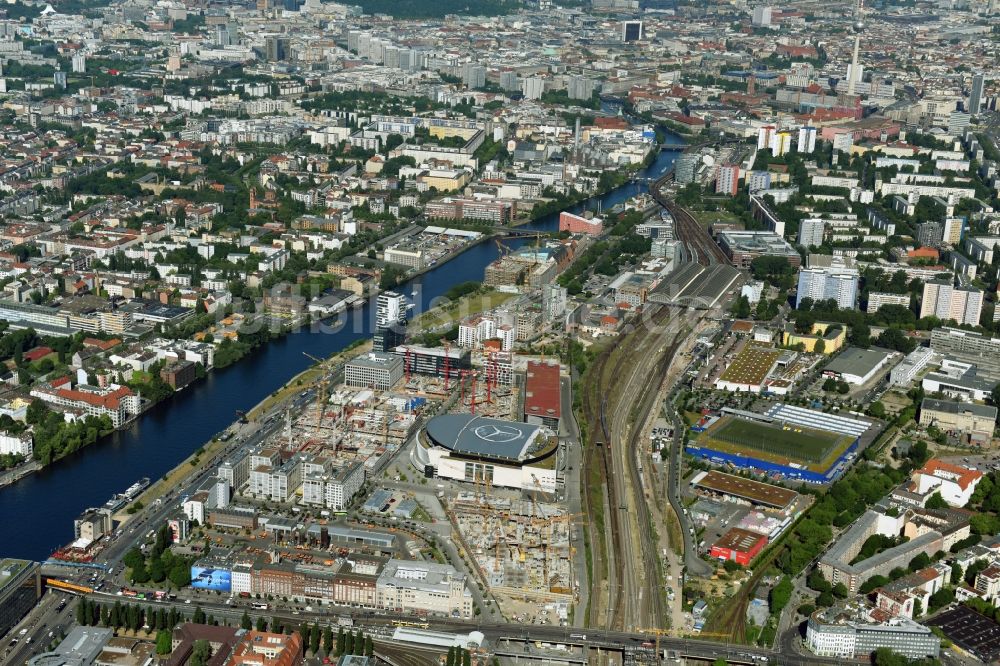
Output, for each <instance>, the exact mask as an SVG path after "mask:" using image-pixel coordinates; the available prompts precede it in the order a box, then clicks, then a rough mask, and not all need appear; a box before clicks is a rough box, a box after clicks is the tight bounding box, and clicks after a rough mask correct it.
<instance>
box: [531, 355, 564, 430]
mask: <svg viewBox="0 0 1000 666" xmlns="http://www.w3.org/2000/svg"><path fill="white" fill-rule="evenodd" d="M559 371H560V366H559V364H558V363H556V362H555V361H547V362H540V361H528V369H527V372H526V373H525V380H524V421H525V423H532V424H534V425H541V426H545V427H546V428H551V429H552V430H558V429H559V419H560V417H561V415H562V395H561V393H560V388H561V378H560V374H559Z"/></svg>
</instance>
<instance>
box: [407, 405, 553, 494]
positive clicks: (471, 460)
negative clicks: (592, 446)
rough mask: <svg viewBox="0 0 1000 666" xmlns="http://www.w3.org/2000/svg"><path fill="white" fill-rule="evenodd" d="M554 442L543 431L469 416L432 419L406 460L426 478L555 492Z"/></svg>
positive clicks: (537, 427) (509, 422)
mask: <svg viewBox="0 0 1000 666" xmlns="http://www.w3.org/2000/svg"><path fill="white" fill-rule="evenodd" d="M558 449H559V440H558V438H557V437H556V436H555V435H553V434H552V432H551V431H549V430H547V429H546V428H543V427H540V426H537V425H533V424H530V423H520V422H518V421H505V420H502V419H493V418H488V417H484V416H473V415H471V414H442V415H440V416H435V417H434V418H432V419H431V420H430V421H428V422H427V425H426V426H425V427H424V429H423V430H421V431H420V433H419V434H418V435H417V443H416V446H414V447H413V454H412V456H411V460H412V462H413V464H414V465H415V466H416V467H417V468H418V469H419V470H420V471H421V472H423V474H424V476H425V477H427V478H433V477H440V478H443V479H452V480H456V481H466V482H469V483H482V484H486V485H492V486H504V487H507V488H519V489H522V490H541V491H543V492H555V490H556V483H557V479H558V474H557V467H558V465H557V464H556V463H557V459H558V455H557V452H558Z"/></svg>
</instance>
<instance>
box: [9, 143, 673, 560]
mask: <svg viewBox="0 0 1000 666" xmlns="http://www.w3.org/2000/svg"><path fill="white" fill-rule="evenodd" d="M682 148H683V146H677V152H678V153H679V152H680V150H682ZM676 154H677V153H675V152H671V151H664V152H663V153H661V155H660V156H659V158H658V159H657V161H656V162H655V163H654V164H653V165H652V166H650V167H649V168H648V169H646V170H643V171H640V172H639V173H638V174H637V175H638V176H639V177H640V178H642V179H649V178H653V179H655V178H656V177H657V176H658V175H661V174H662V173H663V172H664V171H666V170H667V169H669V167H670V165H671V164H672V163H673V160H674V158H675V156H676ZM645 189H646V186H645V183H644V182H630V183H626V184H625V185H624V186H622V187H620V188H618V189H617V190H615V191H612V192H609V193H607V194H606V195H605V196H603V197H598V198H592V199H589V200H584V201H582V202H579V203H578V204H576V206H575V207H571V210H572V212H577V211H579V210H582V207H591V208H593V207H601V208H604V209H609V208H611V207H613V206H614V205H616V204H618V203H621V202H623V201H625V200H627V199H628V198H630V197H632V196H635V195H636V194H639V193H641V192H643V191H645ZM557 227H558V214H553V215H551V216H549V217H546V218H542V219H541V220H538V221H536V222H535V223H533V224H531V225H530V226H529V228H531V229H533V230H537V231H539V232H541V233H547V232H551V231H553V230H554V229H556V228H557ZM531 242H533V239H531V238H523V237H521V238H519V237H510V238H507V239H505V240H504V243H503V244H504V245H505V246H506V247H507V248H509V249H511V250H517V249H518V248H520V247H522V246H525V245H528V244H530V243H531ZM499 255H500V250H499V249H498V248H497V247H496V245H495V244H494V243H492V242H489V243H487V242H481V243H479V244H477V245H475V246H473V247H470V248H468V249H467V250H466V251H465V252H464V253H463V254H461V255H460V256H458V257H457V258H456V259H454V260H452V261H449V262H447V264H444V265H442V264H440V263H438V264H437V265H435V266H434V267H432V268H429V270H427V271H426V272H424V273H423V274H421V275H420V276H418V277H415V278H413V279H411V280H409V281H408V282H406V283H403V284H402V285H400V286H399V288H398V290H399V291H400V292H402V293H406V294H407V296H410V297H412V298H413V300H414V303H415V304H416V305H417V310H418V311H422V310H423V309H424V308H426V307H427V304H433V303H435V302H436V299H439V298H441V297H443V296H445V294H446V293H447V292H448V291H449V290H450V289H451V288H452V287H453V286H454V285H456V284H461V283H463V282H480V283H481V282H482V279H483V270H484V269H485V267H486V266H487V265H489V264H490V263H491V262H493V261H495V260H496V259H497V258H498V257H499ZM373 321H374V311H373V307H372V301H371V300H366V301H365V303H364V305H363V307H362V308H359V309H357V310H349V311H348V316H347V317H345V318H343V319H342V321H341V322H338V323H337V324H336V325H332V326H326V327H320V326H313V327H310V328H307V329H303V330H297V331H290V332H289V333H288V334H287V335H284V336H282V337H280V338H278V339H274V340H271V341H269V342H268V343H267V344H265V345H262V346H261V347H259V348H258V349H257V350H256V351H255V352H254V353H253V354H252V355H251V356H250V357H248V358H246V359H244V360H245V362H242V363H233V364H232V365H230V366H229V367H228V368H225V370H224V371H219V372H216V371H213V372H209V373H207V375H206V377H205V379H204V380H202V381H199V382H197V383H195V384H192V385H190V386H189V387H188V388H186V389H185V390H184V391H180V392H178V393H176V394H175V395H174V397H173V398H172V399H171V400H169V401H166V402H164V403H161V404H160V405H157V406H156V407H154V408H153V409H151V410H149V411H148V412H146V413H145V414H144V415H143V417H142V418H141V419H138V420H137V421H135V422H134V423H133V424H131V425H130V426H129V427H128V428H127V429H125V430H120V431H116V432H114V433H112V434H111V435H110V436H109V437H106V438H104V439H103V440H102V441H100V442H98V443H97V444H95V445H93V446H90V447H88V448H87V449H85V450H81V451H77V452H76V453H74V454H71V455H70V456H67V457H66V458H64V459H62V460H61V461H60V464H59V465H52V466H49V467H47V468H45V469H42V470H40V471H39V472H37V473H35V474H29V475H27V476H26V477H25V478H23V479H22V480H20V481H19V482H18V483H16V484H13V485H11V486H9V487H7V488H4V489H3V490H2V491H0V513H2V515H4V516H5V517H6V519H7V524H6V527H7V528H8V530H9V531H11V532H12V533H16V534H18V538H17V539H14V540H10V541H11V543H9V544H5V548H4V555H7V556H11V557H20V558H24V559H44V558H45V557H47V555H48V554H49V553H51V552H52V551H53V550H54V549H56V548H58V547H60V546H62V545H64V544H65V543H66V542H67V541H69V540H70V539H72V536H73V534H72V524H73V519H74V518H75V517H76V516H77V515H78V514H79V513H80V511H82V510H83V509H85V508H86V507H88V506H100V505H102V504H103V503H104V502H105V501H106V500H107V494H108V492H109V489H116V488H124V487H126V486H128V485H130V484H131V483H133V482H134V481H135V480H136V479H138V478H141V477H149V478H151V479H159V478H160V477H162V476H164V475H166V474H168V473H169V472H171V471H172V470H174V469H175V468H177V467H178V461H181V466H183V465H188V466H189V468H190V464H189V462H188V460H189V459H190V458H191V457H192V449H195V448H199V447H200V446H201V445H202V444H203V443H205V442H208V441H210V440H211V439H212V438H213V437H214V436H216V435H217V434H219V433H220V432H223V431H224V430H225V429H226V428H228V427H230V425H231V424H232V421H233V419H234V414H235V413H236V412H237V411H238V410H248V409H250V408H251V407H253V406H254V405H258V404H259V403H261V402H262V401H264V400H266V399H268V398H269V397H270V396H271V394H272V393H274V391H275V390H277V389H278V387H280V386H284V385H285V384H286V383H287V382H288V381H292V379H293V378H294V377H295V376H297V375H299V374H300V373H302V372H303V371H305V370H308V369H309V368H310V367H311V366H312V365H313V362H312V361H310V360H309V359H308V358H306V356H305V355H304V352H305V353H308V354H311V355H313V356H316V357H319V358H326V357H328V356H330V355H331V354H334V353H338V352H341V351H343V350H344V348H346V347H348V346H349V345H351V344H353V343H357V341H358V340H365V341H367V340H370V339H371V334H372V326H373ZM216 370H218V368H216ZM203 460H204V458H203Z"/></svg>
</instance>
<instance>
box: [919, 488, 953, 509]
mask: <svg viewBox="0 0 1000 666" xmlns="http://www.w3.org/2000/svg"><path fill="white" fill-rule="evenodd" d="M924 506H926V507H927V508H928V509H947V508H948V503H947V502H945V501H944V498H943V497H941V492H940V491H938V492H936V493H934V494H933V495H931V496H930V497H928V498H927V503H926V504H925V505H924Z"/></svg>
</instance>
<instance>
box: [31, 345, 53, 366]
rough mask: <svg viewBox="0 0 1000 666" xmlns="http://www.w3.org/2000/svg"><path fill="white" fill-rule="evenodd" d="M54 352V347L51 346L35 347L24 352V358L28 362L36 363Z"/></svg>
mask: <svg viewBox="0 0 1000 666" xmlns="http://www.w3.org/2000/svg"><path fill="white" fill-rule="evenodd" d="M51 353H52V349H50V348H49V347H35V348H34V349H32V350H31V351H26V352H24V360H25V361H27V362H28V363H34V362H35V361H38V360H40V359H43V358H45V357H46V356H48V355H49V354H51Z"/></svg>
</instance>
